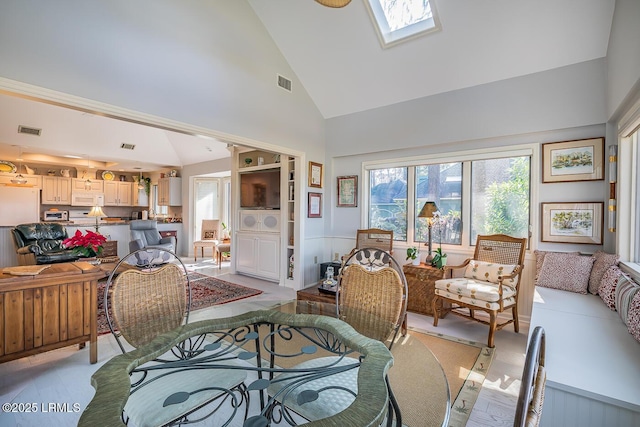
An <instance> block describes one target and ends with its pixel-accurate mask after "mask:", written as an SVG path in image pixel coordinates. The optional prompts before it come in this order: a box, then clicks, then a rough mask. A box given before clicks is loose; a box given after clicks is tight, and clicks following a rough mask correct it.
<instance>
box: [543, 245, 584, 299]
mask: <svg viewBox="0 0 640 427" xmlns="http://www.w3.org/2000/svg"><path fill="white" fill-rule="evenodd" d="M593 261H594V258H593V257H590V256H583V255H576V254H572V253H562V252H548V253H547V254H546V255H545V257H544V262H543V263H542V271H541V272H540V275H539V276H538V282H537V283H536V284H537V285H538V286H543V287H545V288H553V289H561V290H563V291H569V292H576V293H579V294H586V293H587V287H588V286H589V276H590V275H591V268H592V266H593Z"/></svg>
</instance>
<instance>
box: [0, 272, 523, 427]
mask: <svg viewBox="0 0 640 427" xmlns="http://www.w3.org/2000/svg"><path fill="white" fill-rule="evenodd" d="M184 261H185V263H186V264H187V265H188V267H190V268H193V269H195V270H196V271H198V272H200V273H203V274H208V275H212V276H221V278H222V279H224V280H227V281H230V282H234V283H238V284H241V285H245V286H249V287H253V288H256V289H261V290H263V291H264V292H263V293H262V294H261V295H258V296H255V297H251V298H247V299H244V300H240V301H236V302H232V303H228V304H223V305H221V306H214V307H211V308H207V309H203V310H199V311H195V312H193V313H192V315H191V320H192V321H195V320H202V319H205V318H211V317H226V316H232V315H235V314H238V313H243V312H246V311H250V310H256V309H261V308H265V307H270V306H272V305H274V304H277V303H280V302H285V301H288V300H291V299H295V291H293V290H291V289H287V288H284V287H279V286H277V285H276V284H274V283H271V282H265V281H262V280H258V279H254V278H251V277H246V276H242V275H231V274H229V273H228V268H227V266H226V265H225V264H227V263H223V268H222V269H221V270H219V269H218V267H217V266H216V265H214V264H213V263H212V261H211V260H204V261H199V262H198V263H197V264H194V263H191V264H188V263H187V260H184ZM227 265H228V264H227ZM409 326H410V327H415V328H419V329H426V330H436V331H437V332H439V333H443V334H447V335H452V336H456V337H460V338H465V339H469V340H475V341H479V342H484V341H485V340H486V337H487V327H486V326H484V325H481V324H478V323H476V322H471V321H468V320H466V319H463V318H460V317H457V316H451V315H450V316H448V317H446V318H445V319H442V320H441V321H440V322H439V326H438V327H437V328H434V327H433V325H432V318H431V317H428V316H422V315H418V314H414V313H409ZM526 345H527V329H526V327H522V326H521V331H520V333H519V334H516V333H514V332H513V328H512V327H511V326H508V327H506V328H505V330H503V331H499V332H497V333H496V354H495V357H494V360H493V363H492V364H491V368H490V369H489V372H488V375H487V378H486V380H485V382H484V384H483V387H482V391H481V392H480V395H479V397H478V400H477V401H476V404H475V405H474V407H473V411H472V412H471V416H470V418H469V422H468V423H467V426H511V425H513V417H514V413H515V403H516V400H517V396H518V392H519V388H520V377H521V375H522V367H523V363H524V354H525V350H526ZM88 352H89V346H88V345H87V347H86V348H85V349H83V350H78V348H77V346H70V347H66V348H62V349H58V350H54V351H50V352H47V353H43V354H39V355H35V356H30V357H25V358H22V359H18V360H15V361H11V362H7V363H3V364H0V403H3V404H4V403H7V402H11V403H28V404H32V403H33V404H35V405H34V406H31V407H32V408H34V407H35V408H36V409H37V413H5V412H0V426H3V427H9V426H42V425H47V426H48V427H55V426H71V425H76V424H77V421H78V419H79V417H80V412H81V411H82V409H83V408H84V407H85V406H86V405H87V403H88V402H89V401H90V400H91V397H92V396H93V394H94V389H93V387H92V386H91V384H90V377H91V375H92V374H93V372H95V371H96V370H97V369H98V368H99V367H100V366H102V365H103V364H104V363H105V362H106V361H108V360H109V359H110V358H111V357H112V356H114V355H117V354H120V350H119V349H118V347H117V344H116V343H115V340H114V339H113V337H112V336H111V335H110V334H107V335H102V336H100V337H99V338H98V363H96V364H94V365H91V364H89V355H88ZM49 403H54V404H65V403H66V404H68V406H67V410H66V411H64V412H55V411H54V410H53V409H55V408H49V406H48V405H49ZM59 406H60V405H59Z"/></svg>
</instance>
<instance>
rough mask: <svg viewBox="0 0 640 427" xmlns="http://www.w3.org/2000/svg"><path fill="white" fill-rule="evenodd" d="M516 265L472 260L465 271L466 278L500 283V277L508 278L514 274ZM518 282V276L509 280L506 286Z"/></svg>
mask: <svg viewBox="0 0 640 427" xmlns="http://www.w3.org/2000/svg"><path fill="white" fill-rule="evenodd" d="M515 268H516V266H515V265H505V264H497V263H495V262H484V261H476V260H473V259H472V260H471V261H469V264H467V268H466V270H465V271H464V277H467V278H469V279H475V280H481V281H484V282H491V283H498V280H499V278H500V276H507V275H510V274H511V273H513V270H514V269H515ZM517 281H518V276H515V277H512V278H509V279H507V282H506V283H505V284H514V283H516V282H517Z"/></svg>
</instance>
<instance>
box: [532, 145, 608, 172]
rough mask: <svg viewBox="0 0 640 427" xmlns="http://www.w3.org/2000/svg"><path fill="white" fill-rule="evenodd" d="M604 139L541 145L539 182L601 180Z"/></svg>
mask: <svg viewBox="0 0 640 427" xmlns="http://www.w3.org/2000/svg"><path fill="white" fill-rule="evenodd" d="M603 151H604V138H592V139H581V140H577V141H564V142H551V143H548V144H542V182H545V183H548V182H571V181H597V180H601V179H604V162H603Z"/></svg>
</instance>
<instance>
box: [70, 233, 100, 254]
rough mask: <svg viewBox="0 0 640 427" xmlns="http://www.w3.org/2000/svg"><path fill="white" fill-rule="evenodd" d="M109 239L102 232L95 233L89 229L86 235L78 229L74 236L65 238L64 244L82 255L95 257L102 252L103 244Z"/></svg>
mask: <svg viewBox="0 0 640 427" xmlns="http://www.w3.org/2000/svg"><path fill="white" fill-rule="evenodd" d="M106 241H107V238H106V237H104V236H103V235H102V234H98V233H94V232H93V231H89V230H87V234H85V235H84V236H83V235H82V232H81V231H80V230H77V231H76V234H74V235H73V236H72V237H69V238H68V239H64V240H63V241H62V244H63V245H64V246H65V247H67V248H70V249H73V252H75V253H76V254H78V255H80V256H81V257H85V258H88V257H94V256H97V255H100V254H101V253H102V245H103V244H104V242H106Z"/></svg>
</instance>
